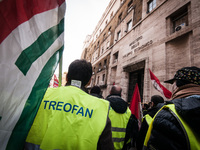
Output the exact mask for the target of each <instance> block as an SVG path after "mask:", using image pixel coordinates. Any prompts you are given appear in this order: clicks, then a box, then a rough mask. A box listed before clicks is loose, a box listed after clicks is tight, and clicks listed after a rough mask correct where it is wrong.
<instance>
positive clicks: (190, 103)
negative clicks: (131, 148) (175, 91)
mask: <svg viewBox="0 0 200 150" xmlns="http://www.w3.org/2000/svg"><path fill="white" fill-rule="evenodd" d="M169 103H174V105H175V109H176V111H177V113H178V114H179V115H180V116H181V117H182V119H184V120H185V121H186V122H187V123H188V125H189V126H190V127H191V129H192V130H193V131H194V132H196V133H197V135H199V136H200V95H193V96H189V97H187V98H181V99H175V100H172V101H170V102H169ZM188 147H189V146H188V144H187V141H186V137H185V135H184V132H183V130H182V128H181V126H180V124H179V123H178V121H177V119H176V118H175V117H174V116H173V115H172V114H171V113H170V111H169V110H167V109H162V110H161V111H160V112H159V113H158V114H157V115H156V117H155V119H154V122H153V129H152V132H151V136H150V139H149V141H148V146H147V149H157V150H188Z"/></svg>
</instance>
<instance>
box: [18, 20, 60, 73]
mask: <svg viewBox="0 0 200 150" xmlns="http://www.w3.org/2000/svg"><path fill="white" fill-rule="evenodd" d="M63 31H64V19H62V20H61V21H60V23H59V24H58V25H56V26H54V27H52V28H50V29H48V30H47V31H45V32H44V33H42V34H41V35H40V36H39V37H38V39H37V40H36V41H35V42H34V43H33V44H32V45H31V46H29V47H28V48H26V49H25V50H24V51H23V52H22V53H21V54H20V56H19V57H18V59H17V61H16V62H15V64H16V66H17V67H18V68H19V70H21V72H22V73H23V74H24V75H26V73H27V72H28V70H29V69H30V67H31V65H32V63H33V62H34V61H35V60H36V59H38V57H40V56H41V55H42V54H43V53H44V52H45V51H46V50H47V49H48V48H49V47H50V46H51V45H52V44H53V42H54V41H55V40H56V39H57V38H58V37H59V36H60V34H61V33H63Z"/></svg>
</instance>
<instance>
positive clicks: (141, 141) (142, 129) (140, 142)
mask: <svg viewBox="0 0 200 150" xmlns="http://www.w3.org/2000/svg"><path fill="white" fill-rule="evenodd" d="M163 105H164V103H159V104H157V106H155V107H153V108H150V109H149V110H147V111H146V113H145V114H149V115H150V116H151V117H152V118H153V117H154V115H155V114H156V113H157V111H158V110H159V109H160V108H161V107H162V106H163ZM148 128H149V125H148V123H147V122H146V120H145V119H143V121H142V124H141V127H140V130H139V133H138V137H137V140H136V147H137V150H142V148H143V144H144V140H145V137H146V133H147V130H148Z"/></svg>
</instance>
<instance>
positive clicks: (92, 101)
mask: <svg viewBox="0 0 200 150" xmlns="http://www.w3.org/2000/svg"><path fill="white" fill-rule="evenodd" d="M108 110H109V102H108V101H105V100H102V99H99V98H97V97H94V96H91V95H89V94H87V93H85V92H83V91H82V90H81V89H79V88H77V87H73V86H66V87H59V88H50V89H48V90H47V92H46V93H45V96H44V99H43V100H42V103H41V105H40V108H39V111H38V113H37V115H36V118H35V120H34V123H33V125H32V127H31V129H30V131H29V134H28V137H27V139H26V142H28V143H32V144H35V145H39V146H40V149H44V150H46V149H47V150H49V149H62V150H63V149H64V150H65V149H66V150H69V149H70V150H77V149H79V150H88V149H97V143H98V140H99V137H100V135H101V133H102V131H103V130H104V128H105V125H106V121H107V117H108Z"/></svg>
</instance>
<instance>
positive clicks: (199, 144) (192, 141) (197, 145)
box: [144, 104, 200, 150]
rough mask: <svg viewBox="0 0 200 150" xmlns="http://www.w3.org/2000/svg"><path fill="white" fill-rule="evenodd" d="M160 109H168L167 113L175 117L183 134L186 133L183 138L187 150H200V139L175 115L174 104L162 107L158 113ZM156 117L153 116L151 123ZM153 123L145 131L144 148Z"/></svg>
mask: <svg viewBox="0 0 200 150" xmlns="http://www.w3.org/2000/svg"><path fill="white" fill-rule="evenodd" d="M162 109H169V111H170V112H171V113H172V114H173V116H175V118H176V119H177V121H178V122H179V123H180V125H181V126H182V127H183V128H182V129H183V132H184V133H186V134H185V136H186V139H187V140H188V143H187V145H188V149H190V150H197V149H200V137H198V136H197V135H196V133H195V132H193V131H192V130H191V128H190V127H189V125H188V124H187V123H186V122H185V121H184V120H183V119H182V118H181V116H180V115H179V114H178V113H177V111H176V109H175V105H174V104H168V105H164V106H163V107H162V108H161V109H160V110H159V111H158V112H160V111H161V110H162ZM158 112H157V113H158ZM156 115H157V114H156ZM156 115H155V116H154V118H153V121H154V119H155V117H156ZM153 121H152V122H151V124H150V126H149V129H148V131H147V136H146V138H145V142H144V146H146V147H147V144H148V141H149V138H150V135H151V131H152V128H153Z"/></svg>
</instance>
